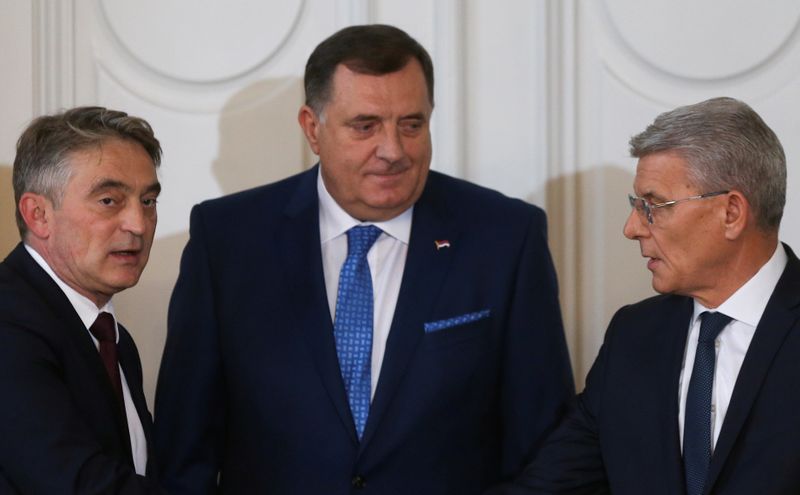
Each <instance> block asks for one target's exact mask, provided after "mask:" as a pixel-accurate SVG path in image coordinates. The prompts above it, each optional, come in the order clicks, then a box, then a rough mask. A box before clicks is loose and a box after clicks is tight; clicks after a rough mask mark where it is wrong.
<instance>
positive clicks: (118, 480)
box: [0, 244, 160, 495]
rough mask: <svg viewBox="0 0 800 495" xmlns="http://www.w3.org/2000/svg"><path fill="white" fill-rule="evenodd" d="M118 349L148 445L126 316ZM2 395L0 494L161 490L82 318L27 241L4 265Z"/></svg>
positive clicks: (0, 288) (0, 276)
mask: <svg viewBox="0 0 800 495" xmlns="http://www.w3.org/2000/svg"><path fill="white" fill-rule="evenodd" d="M118 354H119V360H120V365H121V366H122V369H123V371H124V372H125V379H126V381H127V382H128V387H129V388H130V391H131V397H132V398H133V402H134V403H135V406H136V410H137V412H138V413H139V418H140V419H141V421H142V426H143V428H144V433H145V437H146V438H147V441H148V447H149V446H150V445H151V443H152V442H151V429H152V420H151V417H150V413H149V412H148V411H147V404H146V403H145V398H144V394H143V392H142V366H141V363H140V361H139V354H138V353H137V351H136V346H135V345H134V343H133V340H132V339H131V336H130V335H129V334H128V332H127V331H126V330H125V329H124V328H123V327H122V326H121V325H120V326H119V344H118ZM0 403H1V405H0V494H7V493H20V494H24V495H33V494H47V495H50V494H82V493H86V494H88V493H92V494H95V493H97V494H99V493H104V494H131V495H132V494H145V493H147V494H150V493H160V492H159V491H158V489H157V488H155V486H154V484H153V483H152V480H149V479H145V478H144V477H141V476H137V475H136V473H135V472H134V467H133V460H132V456H131V448H130V437H129V434H128V429H127V426H126V422H125V420H124V417H123V414H122V412H121V411H120V407H119V401H118V399H117V398H116V396H115V394H114V391H113V388H112V386H111V381H110V380H109V379H108V375H107V374H106V370H105V368H104V367H103V363H102V361H101V359H100V355H99V353H98V352H97V349H96V348H95V346H94V343H93V342H92V340H91V337H90V336H89V334H88V332H87V331H86V327H85V326H84V325H83V322H82V321H81V319H80V317H79V316H78V314H77V313H76V312H75V310H74V308H73V307H72V305H71V304H70V302H69V300H68V299H67V296H66V295H64V293H63V292H62V291H61V289H60V288H59V287H58V285H56V283H55V282H54V281H53V279H51V278H50V276H49V275H48V274H47V273H46V272H45V271H44V270H43V269H42V268H41V267H40V266H39V265H38V264H37V263H36V261H34V259H33V258H32V257H31V256H30V254H28V252H27V251H26V250H25V247H24V246H23V245H22V244H19V245H18V246H17V247H16V248H15V249H14V250H13V251H12V252H11V253H10V254H9V255H8V257H7V258H6V259H5V261H3V263H2V264H0ZM148 450H149V449H148ZM151 458H152V455H151Z"/></svg>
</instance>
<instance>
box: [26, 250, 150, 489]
mask: <svg viewBox="0 0 800 495" xmlns="http://www.w3.org/2000/svg"><path fill="white" fill-rule="evenodd" d="M25 249H27V250H28V253H30V255H31V256H32V257H33V259H34V260H35V261H36V263H38V264H39V266H41V267H42V269H43V270H44V271H45V272H47V274H48V275H50V278H52V279H53V280H54V281H55V283H56V284H58V286H59V287H60V288H61V290H62V291H63V292H64V294H65V295H66V296H67V299H69V302H70V303H71V304H72V307H73V308H75V312H76V313H78V316H79V317H80V319H81V321H82V322H83V325H84V326H85V327H86V333H87V334H88V335H89V338H91V339H92V342H94V346H95V347H96V348H97V349H98V351H99V349H100V343H99V342H98V341H97V339H95V338H94V335H92V332H90V331H89V327H91V326H92V324H93V323H94V321H95V320H96V319H97V316H98V315H99V314H100V313H101V312H106V313H111V315H112V316H114V306H113V305H112V304H111V301H110V300H109V301H108V302H107V303H106V305H105V306H103V307H102V308H99V309H98V308H97V306H96V305H95V304H94V303H93V302H92V301H90V300H89V298H87V297H86V296H84V295H82V294H80V293H79V292H78V291H76V290H75V289H73V288H72V287H70V286H69V285H67V284H66V283H65V282H64V281H63V280H61V279H60V278H58V276H57V275H56V274H55V272H53V270H52V269H51V268H50V265H48V264H47V262H46V261H45V260H44V258H42V256H41V255H40V254H39V253H38V252H36V250H35V249H33V248H32V247H30V246H28V245H27V244H25ZM116 322H117V318H116V316H114V328H115V330H116V332H117V342H119V329H118V328H117V323H116ZM118 366H119V365H118ZM119 376H120V379H121V381H122V397H123V400H124V401H125V416H126V417H127V419H128V435H129V436H130V439H131V452H132V453H133V465H134V468H135V470H136V474H140V475H142V476H144V474H145V469H146V467H147V441H146V440H145V437H144V429H143V428H142V421H141V419H140V418H139V413H137V412H136V406H135V405H134V404H133V399H132V398H131V390H130V388H128V381H127V380H126V379H125V372H124V371H123V370H122V366H120V367H119Z"/></svg>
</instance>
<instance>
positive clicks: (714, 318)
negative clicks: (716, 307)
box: [698, 311, 732, 342]
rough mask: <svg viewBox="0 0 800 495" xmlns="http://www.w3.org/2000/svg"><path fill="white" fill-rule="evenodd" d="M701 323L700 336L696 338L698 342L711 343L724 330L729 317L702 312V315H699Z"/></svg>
mask: <svg viewBox="0 0 800 495" xmlns="http://www.w3.org/2000/svg"><path fill="white" fill-rule="evenodd" d="M700 316H701V318H702V321H701V322H700V336H699V337H698V341H699V342H711V341H713V340H714V339H716V338H717V335H719V333H720V332H721V331H722V329H723V328H725V325H727V324H728V323H729V322H730V321H731V319H732V318H731V317H730V316H728V315H724V314H722V313H719V312H714V313H712V312H710V311H704V312H703V314H702V315H700Z"/></svg>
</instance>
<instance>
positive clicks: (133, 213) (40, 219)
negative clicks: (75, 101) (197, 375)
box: [0, 107, 161, 495]
mask: <svg viewBox="0 0 800 495" xmlns="http://www.w3.org/2000/svg"><path fill="white" fill-rule="evenodd" d="M160 157H161V148H160V146H159V143H158V140H156V138H155V137H154V136H153V131H152V129H151V128H150V126H149V125H148V124H147V122H145V121H144V120H141V119H138V118H135V117H129V116H128V115H127V114H125V113H123V112H118V111H113V110H107V109H105V108H99V107H83V108H76V109H72V110H69V111H67V112H64V113H61V114H58V115H52V116H45V117H40V118H38V119H36V120H34V121H33V123H31V125H30V126H29V127H28V128H27V129H26V130H25V132H24V133H23V134H22V137H20V139H19V142H18V143H17V155H16V158H15V160H14V170H13V181H14V196H15V200H16V204H17V211H16V215H17V225H18V227H19V231H20V234H21V237H22V242H21V243H20V244H19V245H18V246H17V247H16V248H15V249H14V250H13V251H12V252H11V253H10V254H9V256H8V257H7V258H6V259H5V261H3V263H1V264H0V397H1V398H2V404H3V405H2V406H0V439H1V440H0V493H3V494H5V493H20V494H25V495H29V494H48V495H50V494H83V493H86V494H89V493H92V494H99V493H107V494H112V493H119V494H150V493H160V491H159V490H158V489H157V488H156V487H155V485H154V483H153V481H152V479H150V478H146V477H145V474H146V473H145V471H146V467H147V463H148V460H150V459H151V456H150V446H151V442H150V432H151V423H152V421H151V418H150V414H149V413H148V411H147V405H146V403H145V399H144V394H143V393H142V367H141V363H140V362H139V355H138V353H137V351H136V346H135V345H134V343H133V340H131V336H130V335H129V334H128V332H127V331H126V330H125V329H124V328H123V327H122V326H121V325H116V324H115V321H114V318H113V315H114V308H113V306H112V303H111V297H112V296H113V295H114V294H115V293H117V292H119V291H121V290H123V289H126V288H128V287H131V286H133V285H135V284H136V282H137V281H138V280H139V275H140V274H141V273H142V270H143V269H144V267H145V264H146V263H147V258H148V255H149V253H150V246H151V244H152V241H153V233H154V232H155V227H156V198H157V197H158V193H159V190H160V186H159V182H158V179H157V177H156V167H157V166H158V164H159V161H160Z"/></svg>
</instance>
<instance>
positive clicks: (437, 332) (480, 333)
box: [423, 310, 492, 350]
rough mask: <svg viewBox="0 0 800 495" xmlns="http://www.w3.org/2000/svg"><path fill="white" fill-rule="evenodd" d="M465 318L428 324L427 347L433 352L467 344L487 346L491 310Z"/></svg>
mask: <svg viewBox="0 0 800 495" xmlns="http://www.w3.org/2000/svg"><path fill="white" fill-rule="evenodd" d="M465 316H466V318H464V317H457V318H451V319H445V320H437V321H434V322H430V323H426V324H425V336H424V338H423V342H424V345H425V347H427V348H428V349H431V350H433V349H444V348H450V347H454V346H461V345H467V344H475V345H487V344H488V343H489V335H490V332H491V328H492V316H491V314H490V313H489V310H484V312H478V313H470V314H469V315H465Z"/></svg>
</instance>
